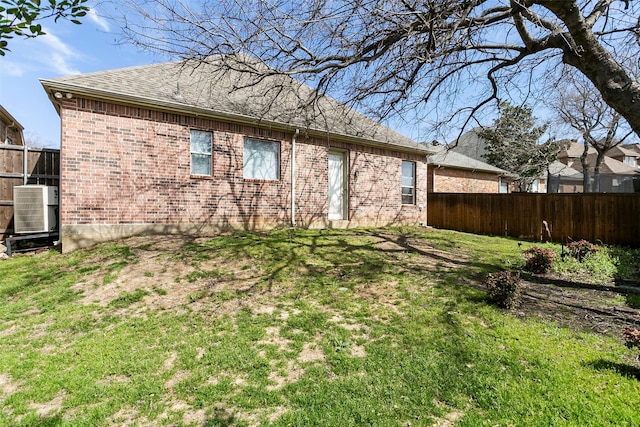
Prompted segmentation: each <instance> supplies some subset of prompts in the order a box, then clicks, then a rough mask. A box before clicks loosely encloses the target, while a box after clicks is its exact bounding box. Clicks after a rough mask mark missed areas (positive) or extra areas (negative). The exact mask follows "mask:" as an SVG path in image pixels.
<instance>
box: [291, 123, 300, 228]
mask: <svg viewBox="0 0 640 427" xmlns="http://www.w3.org/2000/svg"><path fill="white" fill-rule="evenodd" d="M299 134H300V129H297V128H296V132H295V133H294V134H293V137H292V138H291V226H292V227H295V226H296V139H297V138H298V135H299Z"/></svg>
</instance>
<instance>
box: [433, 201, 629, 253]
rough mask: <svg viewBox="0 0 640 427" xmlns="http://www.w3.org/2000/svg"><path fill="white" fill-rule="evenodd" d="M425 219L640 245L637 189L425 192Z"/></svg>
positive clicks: (448, 225)
mask: <svg viewBox="0 0 640 427" xmlns="http://www.w3.org/2000/svg"><path fill="white" fill-rule="evenodd" d="M428 197H429V210H428V212H427V218H428V221H427V222H428V223H429V225H432V226H434V227H437V228H444V229H451V230H458V231H465V232H469V233H476V234H487V235H498V236H504V235H507V236H511V237H516V238H522V239H527V240H536V241H539V240H547V239H548V236H547V234H546V232H545V230H544V227H543V222H542V221H546V222H547V224H548V227H549V230H550V232H551V240H552V241H555V242H566V241H568V240H579V239H586V240H589V241H591V242H597V241H602V242H604V243H607V244H617V245H624V246H634V247H640V194H639V193H609V194H601V193H588V194H580V193H577V194H535V193H530V194H528V193H514V194H463V193H431V194H429V196H428Z"/></svg>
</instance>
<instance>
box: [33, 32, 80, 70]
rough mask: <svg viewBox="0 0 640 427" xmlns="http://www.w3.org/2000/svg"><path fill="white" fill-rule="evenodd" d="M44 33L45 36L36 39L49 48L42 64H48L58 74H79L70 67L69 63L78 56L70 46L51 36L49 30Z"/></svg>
mask: <svg viewBox="0 0 640 427" xmlns="http://www.w3.org/2000/svg"><path fill="white" fill-rule="evenodd" d="M45 32H46V34H45V35H43V36H40V37H38V40H39V41H40V42H41V43H44V44H45V45H46V46H48V47H49V50H48V53H47V54H46V58H45V59H44V61H43V62H46V63H47V64H49V65H50V66H51V67H52V69H53V70H54V71H55V72H57V73H58V74H64V75H68V74H80V71H78V70H77V69H76V68H74V67H73V66H72V65H71V61H72V60H73V59H74V58H77V57H79V56H80V55H79V54H78V53H77V52H76V51H75V50H74V49H73V48H72V47H71V46H69V45H68V44H66V43H65V42H63V41H62V40H60V39H59V38H58V37H56V36H55V35H53V34H52V33H51V31H50V30H48V29H47V30H45Z"/></svg>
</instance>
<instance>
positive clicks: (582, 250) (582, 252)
mask: <svg viewBox="0 0 640 427" xmlns="http://www.w3.org/2000/svg"><path fill="white" fill-rule="evenodd" d="M567 249H569V252H570V253H571V255H572V256H573V257H574V258H575V259H577V260H578V261H580V262H582V261H583V260H584V258H585V257H586V256H587V255H590V254H595V253H596V252H599V251H600V247H599V246H598V245H594V244H593V243H591V242H588V241H586V240H584V239H582V240H578V241H576V242H569V243H567Z"/></svg>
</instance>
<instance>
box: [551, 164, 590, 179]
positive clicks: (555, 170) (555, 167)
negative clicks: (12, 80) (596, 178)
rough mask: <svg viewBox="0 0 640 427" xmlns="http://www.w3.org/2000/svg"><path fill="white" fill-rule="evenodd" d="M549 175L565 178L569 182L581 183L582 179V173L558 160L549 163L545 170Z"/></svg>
mask: <svg viewBox="0 0 640 427" xmlns="http://www.w3.org/2000/svg"><path fill="white" fill-rule="evenodd" d="M547 170H548V171H549V175H552V176H558V177H561V178H567V179H571V180H576V181H581V180H582V179H583V176H582V172H580V171H577V170H575V169H573V168H572V167H569V166H567V165H565V164H564V163H562V162H559V161H558V160H554V161H553V162H551V163H550V164H549V166H548V168H547Z"/></svg>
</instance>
